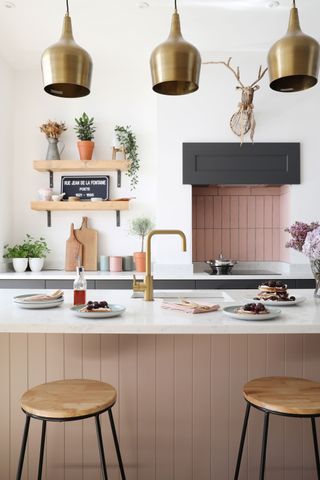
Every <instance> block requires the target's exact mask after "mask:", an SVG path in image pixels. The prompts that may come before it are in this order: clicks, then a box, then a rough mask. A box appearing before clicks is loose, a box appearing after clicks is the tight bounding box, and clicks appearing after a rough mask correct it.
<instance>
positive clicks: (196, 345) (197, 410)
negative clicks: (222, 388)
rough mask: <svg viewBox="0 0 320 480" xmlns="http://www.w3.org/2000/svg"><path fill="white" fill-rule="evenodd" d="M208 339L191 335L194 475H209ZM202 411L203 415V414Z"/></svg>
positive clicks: (201, 477) (201, 479) (203, 479)
mask: <svg viewBox="0 0 320 480" xmlns="http://www.w3.org/2000/svg"><path fill="white" fill-rule="evenodd" d="M210 368H211V342H210V336H207V335H194V337H193V478H196V479H197V480H207V479H208V478H211V428H210V422H208V418H210V410H211V388H210V376H211V372H210ZM204 412H205V415H204Z"/></svg>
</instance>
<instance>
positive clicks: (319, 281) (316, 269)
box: [310, 258, 320, 298]
mask: <svg viewBox="0 0 320 480" xmlns="http://www.w3.org/2000/svg"><path fill="white" fill-rule="evenodd" d="M310 264H311V270H312V273H313V275H314V279H315V281H316V288H315V291H314V296H315V297H319V298H320V258H317V259H313V260H310Z"/></svg>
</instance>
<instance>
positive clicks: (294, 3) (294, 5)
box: [293, 0, 296, 8]
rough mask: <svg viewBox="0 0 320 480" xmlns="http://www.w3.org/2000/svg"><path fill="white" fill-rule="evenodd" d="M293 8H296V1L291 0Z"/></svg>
mask: <svg viewBox="0 0 320 480" xmlns="http://www.w3.org/2000/svg"><path fill="white" fill-rule="evenodd" d="M293 8H296V0H293Z"/></svg>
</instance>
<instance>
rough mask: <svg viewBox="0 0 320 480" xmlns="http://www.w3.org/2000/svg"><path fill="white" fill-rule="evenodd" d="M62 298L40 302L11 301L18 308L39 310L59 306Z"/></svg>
mask: <svg viewBox="0 0 320 480" xmlns="http://www.w3.org/2000/svg"><path fill="white" fill-rule="evenodd" d="M63 302H64V300H63V298H61V299H60V300H59V301H57V300H52V302H42V303H40V302H39V303H30V302H16V301H13V303H14V304H15V305H17V307H19V308H26V309H29V310H41V309H45V308H55V307H60V306H61V305H62V304H63Z"/></svg>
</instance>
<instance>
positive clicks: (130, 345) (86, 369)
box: [0, 290, 320, 480]
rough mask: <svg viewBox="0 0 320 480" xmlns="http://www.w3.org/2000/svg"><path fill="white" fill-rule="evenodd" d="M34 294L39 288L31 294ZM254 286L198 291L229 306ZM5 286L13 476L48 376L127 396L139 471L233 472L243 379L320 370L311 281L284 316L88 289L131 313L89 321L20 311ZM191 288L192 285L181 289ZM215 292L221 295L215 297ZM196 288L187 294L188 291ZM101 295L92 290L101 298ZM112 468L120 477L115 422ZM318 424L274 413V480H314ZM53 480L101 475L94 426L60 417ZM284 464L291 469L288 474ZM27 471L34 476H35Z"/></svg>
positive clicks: (50, 447) (250, 459)
mask: <svg viewBox="0 0 320 480" xmlns="http://www.w3.org/2000/svg"><path fill="white" fill-rule="evenodd" d="M31 292H32V293H34V290H33V291H30V293H31ZM254 292H255V291H253V290H251V291H246V290H230V291H214V290H212V291H210V292H209V293H208V291H206V292H204V293H203V295H205V298H201V295H200V296H199V298H196V297H195V296H194V295H198V294H199V292H193V291H188V292H186V294H187V295H189V298H192V299H194V300H195V301H197V300H201V301H203V302H206V303H212V302H213V303H219V304H220V305H221V306H225V305H229V304H232V303H243V302H244V301H245V300H244V299H245V298H247V297H248V296H249V297H250V296H252V294H254ZM22 293H28V292H25V291H21V290H0V305H1V306H0V332H2V333H0V359H1V361H0V380H1V386H2V393H1V401H0V402H1V410H0V421H1V436H0V465H1V473H0V478H1V480H8V479H10V480H11V479H13V478H14V477H15V468H16V465H17V457H18V452H19V448H20V438H21V434H22V428H23V422H24V418H23V415H22V414H21V413H20V406H19V397H20V395H21V393H22V392H23V391H24V390H26V389H27V388H30V387H32V386H34V385H35V384H38V383H42V382H45V381H50V380H56V379H61V378H75V377H89V378H96V379H101V380H103V381H107V382H110V383H112V384H113V385H114V386H115V387H116V388H117V390H118V393H119V398H118V402H117V405H116V408H115V417H116V421H117V426H118V431H119V434H120V442H121V447H122V452H123V457H124V462H125V466H126V470H127V478H128V479H132V480H155V479H156V480H209V479H210V480H211V479H216V480H228V479H232V478H233V469H234V464H235V459H236V452H237V448H238V441H239V435H240V431H241V425H242V415H243V412H244V402H243V399H242V394H241V388H242V385H243V384H244V383H245V382H246V381H247V379H251V378H255V377H258V376H263V375H292V376H304V377H306V378H311V379H315V380H320V372H319V364H320V349H319V341H320V335H319V333H320V301H319V300H317V299H314V298H313V296H312V295H313V291H312V290H305V291H304V290H297V291H296V292H295V291H291V290H290V293H291V294H296V295H298V296H301V295H303V296H305V297H306V301H305V302H304V303H302V304H301V305H299V306H291V307H286V308H282V311H283V314H282V315H281V317H279V319H276V320H273V321H263V322H261V321H259V322H247V321H238V320H232V319H229V318H227V317H225V316H224V315H223V314H222V313H221V312H214V313H209V314H200V315H191V314H185V313H182V312H177V311H168V310H163V309H162V308H161V301H162V300H161V299H156V300H155V301H154V302H144V301H143V300H141V299H132V298H131V294H132V292H131V291H111V290H109V291H107V290H103V291H99V290H94V291H90V293H88V299H92V300H95V299H97V300H99V299H100V300H102V299H106V300H108V301H110V302H112V303H121V304H124V305H125V306H126V307H127V310H126V312H125V314H124V315H123V316H122V317H116V318H113V319H110V320H99V321H93V320H86V319H82V318H77V317H75V316H73V314H72V313H71V312H70V310H69V307H70V301H71V294H72V292H70V291H69V292H66V294H65V298H66V302H65V305H64V306H63V307H60V308H56V309H53V310H41V311H32V310H21V309H19V308H17V307H16V306H14V305H12V297H13V296H14V295H17V294H22ZM181 293H182V292H181ZM208 294H209V295H210V297H208ZM187 295H186V296H187ZM91 297H92V298H91ZM106 424H107V422H104V424H103V429H104V434H105V435H106V437H107V440H106V446H107V457H108V462H109V463H111V468H110V478H111V480H115V479H118V478H119V477H118V470H117V467H116V460H115V455H114V452H113V449H112V442H111V439H110V432H109V431H108V428H107V426H106ZM261 427H262V418H261V416H259V415H258V414H256V412H253V415H252V418H251V423H250V426H249V437H248V438H249V439H248V444H247V446H246V451H245V458H244V462H243V471H242V477H241V478H243V479H244V478H245V479H248V480H256V478H257V476H258V474H257V472H258V466H259V454H260V440H261ZM311 438H312V437H311V430H310V425H309V422H302V421H301V420H298V419H283V418H281V417H276V418H272V419H271V422H270V441H269V445H268V460H267V464H268V469H267V478H270V479H271V478H272V480H280V479H281V480H284V479H290V480H298V479H299V480H301V479H303V480H311V479H312V480H314V478H316V477H315V475H316V474H315V470H314V459H313V451H312V443H311ZM38 447H39V426H38V425H33V427H32V428H31V441H30V448H29V454H28V463H27V471H28V472H29V479H30V480H31V479H33V478H36V469H37V455H35V454H34V452H35V451H36V452H37V451H38ZM45 467H46V477H44V478H46V479H47V480H51V479H52V480H53V479H54V480H60V479H61V480H62V479H64V480H65V479H68V480H70V479H72V480H76V479H77V480H79V479H83V480H86V479H90V480H92V479H93V480H95V479H96V480H99V479H100V473H99V460H98V453H97V448H96V439H95V430H94V425H93V424H91V422H90V421H88V422H85V423H83V425H82V424H81V423H78V422H77V423H76V424H68V425H60V424H59V425H56V424H50V425H49V426H48V442H47V455H46V465H45ZM284 468H285V469H286V472H287V473H286V475H284V473H283V472H284ZM26 478H27V477H26Z"/></svg>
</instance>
